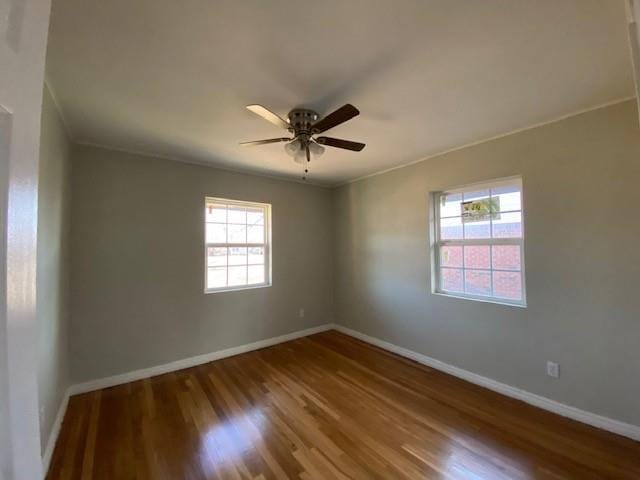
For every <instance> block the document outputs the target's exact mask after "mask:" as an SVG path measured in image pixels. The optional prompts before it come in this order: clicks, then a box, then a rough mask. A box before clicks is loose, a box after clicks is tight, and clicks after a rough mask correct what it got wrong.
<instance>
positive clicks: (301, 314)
mask: <svg viewBox="0 0 640 480" xmlns="http://www.w3.org/2000/svg"><path fill="white" fill-rule="evenodd" d="M298 315H300V318H303V317H304V308H301V309H300V311H299V312H298Z"/></svg>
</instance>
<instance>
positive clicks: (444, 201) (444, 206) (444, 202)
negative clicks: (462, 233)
mask: <svg viewBox="0 0 640 480" xmlns="http://www.w3.org/2000/svg"><path fill="white" fill-rule="evenodd" d="M461 202H462V194H461V193H456V194H452V195H441V196H440V217H459V216H460V212H461V211H460V203H461Z"/></svg>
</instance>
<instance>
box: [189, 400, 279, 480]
mask: <svg viewBox="0 0 640 480" xmlns="http://www.w3.org/2000/svg"><path fill="white" fill-rule="evenodd" d="M266 428H268V422H267V419H266V417H265V415H264V414H263V412H262V410H261V409H260V407H253V408H252V409H251V410H249V411H248V412H244V413H242V414H238V415H234V416H232V417H230V418H227V419H224V420H222V419H220V420H219V421H218V422H216V423H215V424H213V425H211V426H210V427H209V429H208V430H207V432H206V433H205V434H203V435H202V436H201V437H200V438H201V439H202V440H201V442H200V448H199V455H200V458H201V464H202V466H203V470H204V472H205V474H206V475H214V474H215V471H216V470H218V471H219V470H221V469H222V470H224V469H225V468H228V467H230V466H232V465H234V464H235V465H237V464H238V463H241V462H240V459H241V458H242V456H243V455H244V454H245V452H247V451H249V450H253V449H255V448H256V446H257V445H259V444H260V442H262V440H263V438H264V433H265V429H266Z"/></svg>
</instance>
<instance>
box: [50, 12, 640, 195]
mask: <svg viewBox="0 0 640 480" xmlns="http://www.w3.org/2000/svg"><path fill="white" fill-rule="evenodd" d="M47 76H48V82H49V85H50V86H51V87H52V90H53V91H54V93H55V95H56V97H57V101H58V103H59V104H60V106H61V108H62V110H63V115H64V117H65V120H66V122H67V123H68V126H69V128H70V130H71V134H72V136H73V138H74V140H76V141H78V142H81V143H95V144H101V145H106V146H111V147H116V148H120V149H128V150H133V151H142V152H148V153H156V154H161V155H163V156H168V157H173V158H179V159H184V160H190V161H196V162H209V163H211V164H214V165H219V166H223V167H227V168H234V169H239V170H250V171H258V172H262V173H268V174H272V175H281V176H291V177H298V176H299V174H300V166H299V165H298V164H296V163H294V162H293V161H292V160H291V158H290V157H288V156H287V155H286V154H285V153H284V149H283V145H282V144H276V145H266V146H262V147H253V148H250V149H249V148H243V147H240V146H238V143H237V142H239V141H243V140H255V139H262V138H269V137H279V136H282V133H283V132H282V131H280V130H279V129H278V128H277V127H275V126H273V125H271V124H270V123H267V122H266V121H265V120H262V119H261V118H260V117H258V116H256V115H254V114H252V113H251V112H249V111H247V110H245V108H244V106H245V105H247V104H251V103H261V104H263V105H265V106H267V107H268V108H270V109H272V110H274V111H275V112H277V113H278V114H280V115H281V116H286V114H287V112H288V111H289V110H290V109H291V108H292V107H295V106H305V107H312V108H314V109H316V110H317V111H318V112H319V113H321V114H326V113H329V112H330V111H332V110H333V109H335V108H337V107H339V106H341V105H342V104H344V103H347V102H349V103H352V104H354V105H355V106H356V107H358V108H359V109H360V111H361V112H362V113H361V115H360V116H359V117H356V118H355V119H353V120H351V121H350V122H348V123H346V124H344V125H341V126H338V127H336V128H335V129H333V130H331V131H330V132H327V135H330V136H335V137H338V138H345V139H350V140H356V141H362V142H365V143H366V144H367V147H366V148H365V150H364V151H362V152H361V153H354V152H348V151H342V150H337V149H329V148H327V152H326V153H325V155H324V156H322V157H321V158H319V159H318V160H317V161H316V160H314V161H313V162H312V169H311V178H312V179H313V180H314V181H316V182H319V183H327V184H335V183H341V182H344V181H347V180H350V179H354V178H357V177H360V176H363V175H367V174H370V173H374V172H377V171H380V170H383V169H387V168H391V167H394V166H397V165H401V164H404V163H408V162H411V161H415V160H417V159H419V158H422V157H425V156H428V155H431V154H434V153H437V152H441V151H444V150H447V149H451V148H454V147H457V146H461V145H464V144H467V143H471V142H474V141H478V140H482V139H485V138H489V137H492V136H495V135H498V134H501V133H506V132H509V131H513V130H516V129H520V128H523V127H527V126H530V125H533V124H536V123H540V122H544V121H548V120H551V119H554V118H557V117H560V116H563V115H566V114H569V113H572V112H576V111H579V110H582V109H585V108H589V107H593V106H595V105H599V104H603V103H606V102H611V101H614V100H617V99H621V98H625V97H629V96H632V95H633V93H634V90H633V82H632V72H631V65H630V56H629V51H628V44H627V34H626V23H625V12H624V3H623V0H607V1H603V0H535V1H524V0H483V1H477V0H466V1H463V0H458V1H452V0H440V1H426V0H415V1H411V0H325V1H319V2H310V1H299V0H298V1H296V0H268V1H265V0H189V1H175V0H133V1H132V0H109V1H104V0H54V2H53V11H52V24H51V33H50V42H49V52H48V65H47Z"/></svg>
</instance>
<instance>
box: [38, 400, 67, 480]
mask: <svg viewBox="0 0 640 480" xmlns="http://www.w3.org/2000/svg"><path fill="white" fill-rule="evenodd" d="M69 390H70V389H67V390H66V391H65V392H64V396H63V397H62V402H60V407H59V408H58V413H57V414H56V419H55V421H54V422H53V426H52V427H51V433H49V438H48V439H47V445H46V447H45V449H44V453H43V454H42V471H43V472H44V475H45V477H46V476H47V474H48V473H49V466H50V465H51V457H52V456H53V451H54V450H55V448H56V442H57V441H58V436H59V435H60V428H61V427H62V421H63V420H64V415H65V414H66V413H67V407H68V405H69V397H70V396H71V394H70V393H69Z"/></svg>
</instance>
